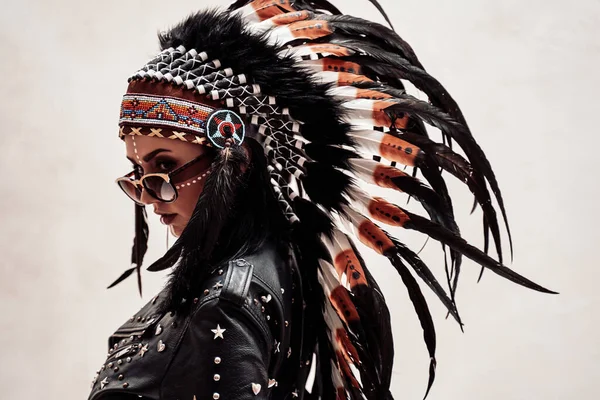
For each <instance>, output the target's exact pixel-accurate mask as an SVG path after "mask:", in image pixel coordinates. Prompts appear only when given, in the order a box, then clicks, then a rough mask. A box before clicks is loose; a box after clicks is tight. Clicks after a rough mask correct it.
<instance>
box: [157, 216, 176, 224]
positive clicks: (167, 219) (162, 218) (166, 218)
mask: <svg viewBox="0 0 600 400" xmlns="http://www.w3.org/2000/svg"><path fill="white" fill-rule="evenodd" d="M176 216H177V214H163V215H161V216H160V222H162V223H163V224H164V225H170V224H171V222H173V220H174V219H175V217H176Z"/></svg>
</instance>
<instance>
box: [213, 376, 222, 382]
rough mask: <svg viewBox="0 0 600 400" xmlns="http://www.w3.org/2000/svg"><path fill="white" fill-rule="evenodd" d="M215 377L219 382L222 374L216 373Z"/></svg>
mask: <svg viewBox="0 0 600 400" xmlns="http://www.w3.org/2000/svg"><path fill="white" fill-rule="evenodd" d="M213 379H214V380H215V382H219V381H220V380H221V375H219V374H215V375H214V376H213Z"/></svg>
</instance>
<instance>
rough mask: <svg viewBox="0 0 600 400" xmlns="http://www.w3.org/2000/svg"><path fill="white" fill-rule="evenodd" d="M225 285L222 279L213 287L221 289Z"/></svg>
mask: <svg viewBox="0 0 600 400" xmlns="http://www.w3.org/2000/svg"><path fill="white" fill-rule="evenodd" d="M222 287H223V283H222V282H221V281H219V282H217V283H215V286H213V289H215V290H219V289H221V288H222Z"/></svg>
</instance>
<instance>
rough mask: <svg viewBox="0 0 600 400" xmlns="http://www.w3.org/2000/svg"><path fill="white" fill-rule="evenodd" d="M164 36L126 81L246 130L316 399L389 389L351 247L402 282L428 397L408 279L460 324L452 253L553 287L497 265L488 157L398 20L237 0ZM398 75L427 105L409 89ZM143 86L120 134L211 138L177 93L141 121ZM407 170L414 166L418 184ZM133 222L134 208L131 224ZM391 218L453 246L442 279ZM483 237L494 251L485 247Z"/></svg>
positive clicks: (382, 317)
mask: <svg viewBox="0 0 600 400" xmlns="http://www.w3.org/2000/svg"><path fill="white" fill-rule="evenodd" d="M372 2H373V3H374V4H376V5H377V7H378V8H379V9H380V10H381V8H380V7H379V5H378V4H377V2H376V1H374V0H372ZM386 19H387V16H386ZM160 41H161V47H162V49H163V50H162V52H161V53H160V54H159V55H158V56H157V57H155V58H154V59H153V60H151V61H150V62H148V63H147V64H146V65H145V66H144V67H143V68H141V69H140V70H139V71H138V72H136V73H135V74H134V75H133V76H132V77H131V78H130V89H131V88H132V87H134V88H135V87H137V88H138V89H139V88H140V87H142V86H143V87H153V88H155V89H153V91H150V92H148V91H142V94H144V93H146V94H148V93H149V94H150V95H153V96H157V95H158V96H159V97H160V96H162V97H160V99H158V100H157V99H156V98H153V99H151V101H154V102H155V103H153V104H154V106H158V105H162V106H164V105H165V104H163V103H165V102H166V103H169V102H170V101H172V99H170V98H167V97H165V96H164V93H161V91H160V90H159V89H157V88H161V87H169V88H170V89H169V90H170V92H169V93H173V92H172V91H173V90H179V91H180V92H181V93H182V94H181V96H180V97H182V98H185V99H186V101H188V102H190V103H191V104H192V105H190V104H184V106H186V107H188V108H187V109H185V110H188V111H189V110H190V109H191V108H194V107H195V108H194V110H196V109H199V108H201V106H210V107H212V108H213V109H219V108H220V109H225V110H230V111H232V112H235V113H236V115H239V116H241V117H240V118H241V119H242V120H243V123H244V125H245V126H246V127H247V130H246V131H247V136H248V137H252V138H253V139H254V140H257V141H258V142H259V143H260V144H261V146H262V150H263V151H264V155H265V159H266V162H267V167H266V169H267V171H268V174H269V175H270V187H269V188H265V190H272V191H273V193H274V195H275V196H276V198H277V199H278V203H279V205H280V208H281V212H282V214H283V215H285V216H286V217H287V220H288V221H289V224H290V226H291V229H292V232H293V235H294V236H293V237H294V240H295V244H296V249H297V251H298V258H299V260H300V264H301V265H300V267H301V271H300V272H301V275H302V279H303V290H304V291H305V293H304V295H305V299H307V304H306V313H307V314H309V315H308V316H307V321H310V323H307V327H306V329H307V331H306V337H305V346H304V348H305V349H307V350H305V351H307V352H309V353H310V354H311V355H312V353H313V352H315V354H316V355H317V357H318V363H319V370H320V371H321V374H322V375H323V377H324V379H322V380H320V381H319V382H320V383H319V384H320V385H321V387H320V390H319V393H321V394H322V396H323V398H337V399H346V398H350V399H362V398H367V399H384V398H388V399H389V398H391V394H390V392H389V386H390V380H391V369H392V358H393V345H392V334H391V325H390V318H389V313H388V310H387V306H386V305H385V300H384V298H383V295H382V293H381V291H380V289H379V287H378V286H377V283H376V282H375V280H374V279H373V277H372V276H371V274H370V272H369V269H370V268H371V266H369V265H367V263H366V262H365V261H364V259H363V257H362V255H361V254H360V252H359V250H358V248H357V247H356V245H355V243H356V241H359V242H361V243H363V244H364V245H366V246H367V247H368V248H370V249H371V250H372V251H374V252H375V253H377V254H380V255H383V256H385V257H386V258H387V259H388V260H389V264H390V265H391V267H393V268H394V269H395V270H396V271H397V272H398V274H399V275H400V277H401V279H402V282H403V283H404V285H405V286H406V289H407V291H408V294H409V297H410V300H411V301H412V303H413V305H414V308H415V311H416V313H417V316H418V318H419V321H420V323H421V326H422V328H423V333H424V338H425V342H426V345H427V349H428V351H429V356H430V360H431V362H430V369H429V374H430V379H429V385H428V387H427V391H429V388H430V387H431V384H432V382H433V379H434V376H435V365H436V359H435V348H436V337H435V330H434V324H433V319H432V316H431V314H430V312H429V309H428V306H427V302H426V301H425V297H424V295H423V293H422V292H421V287H420V285H419V282H418V280H421V281H423V282H424V283H425V285H426V286H427V287H429V289H430V290H432V291H433V292H434V293H435V294H436V295H437V297H439V299H440V300H441V301H442V303H443V304H444V306H445V307H446V308H447V309H448V312H449V313H450V314H451V315H452V316H453V317H454V318H455V319H456V321H458V323H459V324H460V325H461V326H462V323H461V320H460V317H459V314H458V311H457V308H456V303H455V290H456V287H457V282H458V277H459V273H460V268H461V261H462V257H467V258H469V259H471V260H473V261H475V262H476V263H478V264H480V265H481V266H482V267H483V268H485V269H489V270H490V271H492V272H494V273H496V274H498V275H500V276H502V277H504V278H506V279H509V280H511V281H513V282H515V283H517V284H519V285H522V286H525V287H527V288H530V289H533V290H537V291H540V292H546V293H552V292H551V291H550V290H547V289H545V288H544V287H542V286H540V285H538V284H536V283H534V282H532V281H530V280H529V279H527V278H525V277H523V276H521V275H519V274H518V273H516V272H514V271H512V270H510V269H509V268H507V267H506V266H504V265H503V252H502V244H501V234H500V233H501V232H500V223H499V222H498V215H497V214H498V212H499V213H500V215H501V219H502V221H503V223H504V225H505V226H506V229H507V232H508V237H509V241H510V231H509V230H508V222H507V218H506V212H505V208H504V202H503V200H502V194H501V192H500V189H499V185H498V182H497V181H496V178H495V176H494V172H493V170H492V168H491V166H490V163H489V162H488V160H487V158H486V156H485V154H484V152H483V150H482V149H481V148H480V147H479V145H478V144H477V142H476V141H475V139H474V138H473V136H472V134H471V131H470V130H469V128H468V126H467V124H466V121H465V118H464V117H463V115H462V113H461V111H460V109H459V107H458V105H457V103H456V102H455V101H454V99H453V98H452V97H451V96H450V94H449V93H448V92H447V91H446V89H445V88H444V87H443V86H442V85H441V84H440V83H439V82H438V81H437V80H436V79H435V78H433V77H432V76H431V75H430V74H429V73H427V72H426V71H425V69H424V67H423V66H422V65H421V63H420V62H419V60H418V59H417V57H416V55H415V53H414V51H413V50H412V48H411V47H410V46H409V45H408V44H407V43H406V42H405V41H404V40H402V38H400V37H399V36H398V35H397V34H396V33H395V32H394V31H393V30H392V29H389V28H386V27H384V26H382V25H379V24H376V23H373V22H370V21H367V20H364V19H361V18H356V17H351V16H347V15H341V14H340V12H339V10H337V8H335V7H334V6H333V5H332V4H330V3H329V2H328V1H326V0H317V1H304V0H297V1H289V0H254V1H250V0H238V1H237V2H235V3H234V4H233V5H232V6H231V7H230V8H229V10H228V11H227V12H218V11H205V12H200V13H197V14H194V15H192V16H190V17H189V18H187V19H186V20H185V21H183V22H182V23H181V24H179V25H177V26H176V27H174V28H173V29H171V30H169V31H168V32H166V33H164V34H162V35H161V36H160ZM403 81H408V82H411V83H412V84H413V85H414V86H415V87H416V88H418V89H419V90H421V91H422V92H423V93H425V94H426V95H427V98H428V101H423V100H419V99H417V98H415V97H413V96H411V95H410V94H408V93H407V92H406V90H405V86H404V84H403ZM173 88H175V89H173ZM184 94H185V95H184ZM140 96H141V94H140V91H139V90H138V91H136V90H129V93H128V95H126V97H125V99H124V101H123V108H122V110H123V112H122V116H121V121H120V125H121V134H122V135H127V134H146V135H160V133H157V130H156V129H152V127H156V126H162V127H165V128H170V129H171V134H170V136H165V137H167V138H170V139H175V140H185V141H189V142H192V143H198V144H207V143H208V141H207V140H206V138H207V137H209V139H210V135H209V133H207V131H206V129H208V128H207V127H206V115H208V114H210V112H211V110H208V111H207V114H206V115H204V116H202V115H200V116H198V115H197V114H194V115H191V114H189V113H190V112H191V111H189V112H188V111H185V110H184V111H179V112H177V111H173V110H174V109H175V108H176V106H180V105H181V104H180V103H177V104H175V103H176V102H175V103H174V104H175V105H174V106H172V107H171V108H168V107H166V106H165V108H164V109H165V110H167V111H169V112H173V113H174V114H176V115H175V116H173V118H171V119H168V118H167V119H168V121H165V118H162V119H160V120H159V119H157V117H156V116H148V115H149V111H148V110H150V108H147V109H145V110H142V111H139V110H137V111H136V107H137V108H138V109H139V107H141V106H139V102H140V101H141V100H140ZM142 100H144V99H142ZM161 101H162V103H161ZM136 102H137V103H136ZM159 103H160V104H159ZM195 103H200V105H199V106H198V107H196V106H194V105H193V104H195ZM167 106H169V104H167ZM182 107H183V106H182ZM190 107H191V108H190ZM132 109H133V110H134V111H133V113H131V112H129V111H131V110H132ZM152 110H154V109H152ZM128 112H129V113H128ZM136 112H137V114H136ZM194 112H195V111H194ZM155 114H156V113H155ZM146 117H147V118H148V119H147V120H144V118H146ZM194 118H196V119H194ZM426 126H430V127H434V128H437V129H439V130H440V131H441V134H442V138H443V140H442V142H441V143H438V142H436V141H435V140H433V139H432V138H430V137H429V136H428V132H427V129H426ZM132 132H133V133H132ZM173 132H175V133H173ZM457 147H460V149H461V150H462V152H463V153H464V155H461V154H459V153H457V152H456V150H457V149H456V148H457ZM223 151H229V150H228V149H225V150H223ZM404 167H412V168H414V170H415V171H417V170H418V171H420V172H421V174H422V176H423V179H422V180H421V179H418V178H417V177H416V174H408V173H406V172H404ZM444 171H446V172H447V173H448V174H449V175H450V176H452V177H453V178H456V179H458V180H459V181H461V182H463V183H465V184H466V185H467V187H468V188H469V190H470V191H471V192H472V193H473V195H474V197H475V204H476V205H479V206H480V207H481V209H482V211H483V227H484V238H485V245H484V247H485V248H484V251H482V250H479V249H478V248H476V247H474V246H472V245H470V244H469V243H467V241H465V240H464V239H463V238H462V237H461V234H460V230H459V226H458V224H457V222H456V221H455V218H454V211H453V207H454V206H453V204H452V201H451V196H450V193H449V192H448V189H447V187H446V183H445V179H444V177H443V176H442V172H444ZM216 182H217V181H211V180H210V179H209V180H208V181H207V186H206V187H205V189H204V192H206V193H204V192H203V195H202V196H201V197H203V196H204V197H206V196H210V195H211V193H210V191H211V190H213V189H214V190H218V184H217V183H216ZM211 185H212V186H211ZM373 186H378V187H379V188H381V189H378V193H385V194H381V195H379V196H374V195H372V194H370V193H369V191H368V189H367V188H370V187H373ZM397 192H402V193H406V194H407V195H409V196H410V197H412V198H414V199H415V200H416V201H418V202H419V203H420V204H421V205H422V207H423V209H424V211H425V213H426V216H421V215H417V214H415V213H413V212H410V211H408V210H407V209H406V208H405V207H401V206H400V205H398V204H396V203H394V201H393V200H392V198H393V197H394V195H393V194H394V193H397ZM492 199H495V201H496V203H497V208H496V207H495V206H494V205H493V202H492ZM200 201H202V199H201V200H200ZM143 217H144V215H143V214H142V213H141V211H139V210H138V218H139V220H140V221H142V220H143V219H144V218H143ZM139 225H140V229H139V231H138V232H139V235H138V237H137V239H136V244H135V246H134V253H135V257H134V260H133V262H134V263H135V266H134V269H135V268H138V269H139V267H140V265H141V261H142V257H143V250H144V249H145V240H146V239H147V227H146V228H143V226H144V225H143V224H142V223H139ZM206 226H208V225H206ZM398 227H399V228H404V229H407V230H414V231H417V232H419V233H421V234H423V235H425V236H427V237H429V238H432V239H434V240H436V241H438V242H440V243H441V244H442V246H443V248H444V255H445V254H446V249H448V251H449V254H450V265H448V264H446V270H445V272H446V276H445V278H444V283H440V281H439V280H438V278H436V276H435V275H434V274H433V273H432V271H431V270H430V269H429V267H428V266H427V265H426V264H425V263H424V262H423V261H422V260H421V259H420V258H419V256H418V255H417V254H416V253H415V251H413V250H411V249H410V248H409V247H408V246H407V245H405V244H404V243H402V242H401V241H400V240H399V239H398V238H396V237H394V236H392V235H391V234H390V233H389V232H388V231H387V230H386V229H389V228H398ZM186 231H188V229H187V228H186ZM186 231H184V233H183V235H182V237H180V238H179V240H178V241H177V242H176V243H175V244H174V245H173V247H172V248H171V249H170V250H169V251H168V252H167V254H166V255H165V256H164V257H163V258H162V259H160V260H159V261H158V262H156V263H154V264H153V265H152V266H151V267H150V268H149V269H150V270H159V269H164V268H166V267H169V266H172V265H173V263H174V262H175V261H176V260H177V259H178V258H179V257H180V256H181V255H182V254H184V253H185V251H186V248H187V249H188V250H189V246H191V244H190V243H192V242H193V240H196V241H197V240H198V239H197V238H194V237H191V236H190V235H189V234H188V235H187V236H186ZM490 233H491V238H492V240H493V243H494V246H495V249H496V254H497V258H496V259H495V258H493V257H491V256H489V255H488V254H487V249H488V245H489V234H490ZM510 249H511V253H512V242H511V243H510ZM444 260H445V256H444ZM131 272H133V269H132V270H130V271H128V272H126V274H131ZM124 277H126V276H124ZM444 285H446V286H447V288H446V289H445V288H444ZM315 398H316V397H315Z"/></svg>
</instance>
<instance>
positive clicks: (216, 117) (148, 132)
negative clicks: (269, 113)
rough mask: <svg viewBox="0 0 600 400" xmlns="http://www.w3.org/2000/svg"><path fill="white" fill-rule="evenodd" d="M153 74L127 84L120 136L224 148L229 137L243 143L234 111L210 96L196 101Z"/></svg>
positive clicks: (233, 141) (188, 92) (242, 133)
mask: <svg viewBox="0 0 600 400" xmlns="http://www.w3.org/2000/svg"><path fill="white" fill-rule="evenodd" d="M154 76H155V78H154V79H155V82H152V81H150V80H144V81H135V80H134V81H132V82H131V83H130V84H129V88H128V90H127V93H126V94H125V95H124V96H123V100H122V101H121V113H120V117H119V137H120V138H121V139H123V138H124V137H125V136H126V135H141V136H150V137H159V138H165V139H173V140H181V141H184V142H189V143H195V144H201V145H205V146H210V147H217V148H223V147H225V145H226V141H227V139H228V138H229V139H230V140H231V141H232V143H234V144H237V145H240V144H241V143H242V141H243V140H244V136H245V126H244V122H243V121H242V118H241V117H240V116H239V115H238V114H237V113H235V112H234V111H232V110H229V109H224V108H221V107H222V106H221V104H220V103H218V102H214V101H211V100H210V99H202V101H198V99H196V98H194V97H200V96H196V95H192V96H190V93H191V91H189V90H181V89H177V88H173V86H171V85H169V86H165V85H161V84H157V83H156V80H158V78H157V77H156V74H155V75H154ZM177 78H180V77H179V76H177ZM178 81H180V80H178ZM182 83H183V82H182ZM188 89H189V87H188Z"/></svg>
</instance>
